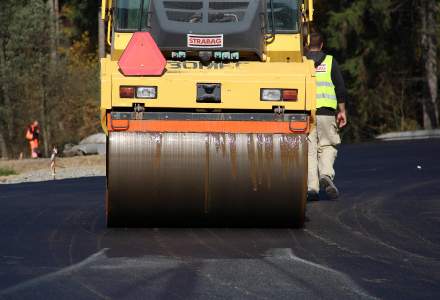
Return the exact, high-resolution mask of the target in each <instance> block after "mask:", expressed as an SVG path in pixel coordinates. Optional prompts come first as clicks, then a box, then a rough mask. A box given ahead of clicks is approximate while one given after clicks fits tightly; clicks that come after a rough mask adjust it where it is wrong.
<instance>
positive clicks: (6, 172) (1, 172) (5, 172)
mask: <svg viewBox="0 0 440 300" xmlns="http://www.w3.org/2000/svg"><path fill="white" fill-rule="evenodd" d="M17 174H18V173H17V172H15V171H14V170H12V169H9V168H0V176H11V175H17Z"/></svg>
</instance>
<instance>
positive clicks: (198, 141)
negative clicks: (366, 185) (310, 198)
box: [101, 0, 316, 226]
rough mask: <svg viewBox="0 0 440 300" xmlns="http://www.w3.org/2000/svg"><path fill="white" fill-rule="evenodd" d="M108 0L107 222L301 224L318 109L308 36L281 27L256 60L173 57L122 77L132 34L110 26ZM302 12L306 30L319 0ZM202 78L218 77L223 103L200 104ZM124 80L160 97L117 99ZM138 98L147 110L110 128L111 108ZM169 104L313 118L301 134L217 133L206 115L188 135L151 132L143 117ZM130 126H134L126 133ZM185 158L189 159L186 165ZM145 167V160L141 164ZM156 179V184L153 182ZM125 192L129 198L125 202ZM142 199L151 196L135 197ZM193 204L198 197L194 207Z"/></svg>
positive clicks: (104, 86)
mask: <svg viewBox="0 0 440 300" xmlns="http://www.w3.org/2000/svg"><path fill="white" fill-rule="evenodd" d="M113 2H114V1H113ZM111 3H112V1H108V0H103V1H102V16H103V19H104V20H105V21H106V24H107V29H108V30H107V41H108V43H109V45H108V53H107V54H106V56H105V57H103V58H101V122H102V128H103V129H104V131H105V132H106V133H107V134H108V135H109V139H108V141H109V143H110V144H109V146H108V149H109V150H108V153H107V155H108V156H107V157H108V158H107V159H108V173H107V182H108V196H107V220H108V223H109V226H119V225H122V226H125V225H130V224H129V223H130V222H129V221H128V220H129V219H130V218H131V217H133V218H134V219H136V220H137V221H139V220H141V221H140V222H137V223H136V226H137V224H139V223H141V225H142V224H146V225H147V226H149V225H156V221H158V220H161V221H163V223H164V224H165V225H169V223H170V222H167V221H164V220H173V222H171V223H173V224H174V221H175V220H176V219H179V216H180V217H182V219H183V222H184V223H183V224H182V223H178V222H176V224H177V225H179V226H182V225H183V226H186V225H188V224H192V222H190V221H191V220H193V219H194V220H197V222H199V223H200V224H205V223H203V221H206V220H216V221H219V220H220V221H221V222H220V223H223V222H224V221H225V220H228V219H231V220H232V219H234V220H237V219H242V220H243V219H252V218H255V219H256V220H257V219H258V220H260V221H261V220H262V219H263V220H264V221H267V222H268V223H270V221H269V220H276V219H277V218H284V217H285V219H289V218H297V220H292V222H287V223H289V224H294V226H302V224H303V222H304V209H305V197H306V180H307V178H306V177H307V142H306V138H305V137H306V134H307V132H308V130H309V129H310V128H311V127H312V126H314V119H315V118H314V114H315V107H316V99H315V95H316V80H315V68H314V64H313V62H312V61H309V60H307V59H306V58H305V56H304V52H303V45H304V42H305V39H307V36H303V35H302V34H301V33H296V34H275V35H274V36H273V37H271V39H268V42H267V44H266V45H265V49H264V54H263V56H262V58H261V59H260V60H259V61H250V60H245V61H241V60H240V61H236V62H211V63H210V64H209V65H204V64H202V63H201V62H200V61H196V60H184V61H175V60H168V61H167V64H166V68H165V71H164V72H163V74H162V75H161V76H125V75H124V74H123V73H122V72H121V70H120V68H119V66H118V61H119V59H120V58H121V55H122V54H123V53H124V51H125V49H126V47H127V45H128V43H129V42H130V40H131V38H132V35H133V33H124V32H115V31H114V30H113V22H114V20H113V18H114V17H113V15H112V6H111ZM300 10H301V17H300V18H301V20H300V23H301V27H305V26H307V24H308V22H310V21H312V16H313V1H311V0H306V1H305V3H303V4H302V5H300ZM197 83H218V84H220V85H221V102H220V103H198V102H196V101H195V99H196V97H197V95H196V93H197V90H196V88H195V86H196V85H197ZM121 86H156V87H157V98H156V99H138V98H132V99H127V98H121V97H120V87H121ZM266 88H271V89H297V90H298V96H297V100H296V101H262V100H261V90H262V89H266ZM135 105H142V107H143V109H144V110H143V111H142V113H145V114H144V115H143V117H140V119H139V120H132V121H130V120H128V121H127V126H126V127H125V125H124V126H122V127H117V126H114V128H112V126H113V125H114V124H113V123H112V122H113V121H112V120H111V118H114V116H113V115H111V114H112V113H115V112H118V111H123V112H131V110H132V109H133V107H134V106H135ZM170 111H185V112H191V113H192V114H193V115H192V116H191V118H196V117H194V116H197V113H202V114H205V115H206V114H209V113H213V114H218V115H219V117H218V118H224V115H222V113H223V112H228V116H229V118H234V117H235V115H234V112H240V113H241V114H243V113H244V114H246V113H247V112H249V114H250V115H252V116H251V117H249V119H250V120H254V116H255V115H256V116H257V118H258V113H259V112H261V113H262V114H265V115H270V114H280V115H284V114H292V115H294V114H301V115H303V116H306V117H307V118H305V119H302V120H303V121H301V122H306V123H307V124H306V127H304V128H303V130H302V131H301V132H299V133H298V132H295V131H294V130H292V131H290V132H284V131H280V132H273V134H270V133H269V134H268V133H267V130H266V131H264V130H263V131H261V130H260V129H256V130H255V132H252V130H249V129H240V130H238V131H234V130H233V132H229V131H228V128H230V126H226V127H225V130H224V132H219V130H218V128H219V126H223V125H222V124H220V125H219V124H215V126H214V125H213V127H212V128H213V129H212V130H210V125H209V124H210V123H209V121H206V120H205V123H204V124H207V125H206V130H204V132H199V131H198V130H195V129H194V130H192V131H191V130H190V131H188V133H186V134H185V129H182V130H180V129H179V130H178V132H174V131H173V129H170V130H165V131H162V132H160V131H159V132H155V130H154V129H151V130H148V128H150V127H148V126H149V125H148V124H149V123H148V122H149V120H147V119H146V118H148V117H145V116H148V113H149V112H152V113H157V112H170ZM134 115H135V114H134ZM136 116H137V115H136ZM231 116H232V117H231ZM165 118H168V115H167V116H166V117H165ZM289 118H290V117H289ZM292 118H293V117H292ZM185 120H186V119H184V120H183V121H182V120H180V122H185ZM280 120H281V121H283V120H284V123H285V124H287V125H286V126H287V128H289V126H290V128H291V127H292V120H291V119H288V118H287V117H281V119H280ZM289 120H290V121H289ZM119 121H120V120H119ZM150 121H151V120H150ZM156 121H157V120H156ZM167 121H169V120H168V119H160V120H158V121H157V122H162V123H164V124H169V123H166V122H167ZM130 122H131V123H130ZM188 122H194V120H193V119H192V120H191V121H190V120H188ZM289 122H290V123H289ZM129 124H132V125H129ZM181 124H183V125H185V124H184V123H181ZM191 124H192V123H191ZM231 124H232V123H231ZM237 124H238V123H237ZM247 124H250V123H247ZM255 124H257V123H255ZM267 124H272V125H273V124H274V123H273V122H270V123H267ZM156 125H157V124H156ZM156 125H155V126H156ZM174 125H175V124H174ZM174 125H173V126H174ZM257 125H259V124H257ZM275 125H276V124H275ZM129 126H132V127H130V128H131V129H130V130H128V128H129ZM216 126H217V127H216ZM159 127H160V126H159ZM159 127H157V126H156V127H151V128H159ZM165 127H166V125H165ZM257 127H258V126H257ZM257 127H256V128H257ZM260 127H261V126H259V127H258V128H260ZM121 128H122V129H121ZM136 128H137V129H136ZM139 128H144V129H145V128H146V129H147V130H146V131H145V130H138V129H139ZM182 128H186V127H185V126H182ZM214 128H216V129H214ZM243 128H249V126H244V127H243ZM269 128H270V127H269ZM274 128H275V127H274ZM121 131H122V132H121ZM124 131H127V132H124ZM220 131H222V130H220ZM215 149H217V150H215ZM219 149H220V150H219ZM222 149H223V150H222ZM182 160H184V161H186V162H185V163H181V161H182ZM140 164H141V165H142V164H143V166H142V167H139V165H140ZM225 164H226V165H225ZM213 170H217V171H216V172H214V171H213ZM146 174H148V175H146ZM154 174H157V175H154ZM185 174H188V176H192V178H193V180H190V179H188V178H184V177H185ZM219 174H220V175H219ZM237 176H238V178H237ZM240 176H241V177H240ZM152 182H154V184H152V185H151V183H152ZM145 185H149V186H148V188H146V189H142V188H141V187H142V186H145ZM125 189H126V190H125ZM164 189H165V190H166V189H173V190H175V191H176V193H173V192H170V191H168V192H159V191H158V190H162V191H163V190H164ZM228 189H235V190H237V189H242V190H241V191H240V190H238V191H235V192H237V193H238V195H239V196H238V197H239V198H240V200H238V199H232V198H233V196H232V195H231V193H227V192H224V191H223V192H221V190H228ZM275 189H276V190H275ZM292 193H293V194H292ZM240 194H241V195H240ZM271 195H272V196H274V197H277V198H280V199H281V198H283V200H282V201H281V200H280V201H279V202H276V200H272V199H270V198H271V197H272V196H271ZM150 196H151V197H152V200H151V201H150V200H149V199H150V198H149V197H150ZM125 197H128V198H130V199H129V200H124V198H125ZM143 197H146V199H139V198H143ZM231 197H232V198H231ZM153 198H154V199H153ZM190 198H191V199H190ZM112 199H113V200H112ZM193 200H194V201H195V202H194V203H193V202H192V201H193ZM149 201H150V202H149ZM197 201H199V202H200V203H201V204H200V205H198V204H197V203H199V202H197ZM196 202H197V203H196ZM127 203H128V204H127ZM159 203H160V204H159ZM185 203H187V205H188V206H185ZM191 203H192V204H191ZM252 203H254V204H252ZM254 206H255V207H254ZM188 207H190V208H188ZM253 209H255V210H253ZM179 211H180V212H179ZM290 211H292V214H291V215H289V212H290ZM140 212H141V213H140ZM266 214H267V215H266ZM285 219H283V220H285ZM142 220H143V221H145V222H143V221H142ZM153 220H154V222H153ZM188 220H189V222H188ZM150 221H151V222H150ZM226 223H228V222H226ZM255 223H256V224H257V225H258V224H263V223H266V222H258V221H256V222H255ZM253 225H255V224H253Z"/></svg>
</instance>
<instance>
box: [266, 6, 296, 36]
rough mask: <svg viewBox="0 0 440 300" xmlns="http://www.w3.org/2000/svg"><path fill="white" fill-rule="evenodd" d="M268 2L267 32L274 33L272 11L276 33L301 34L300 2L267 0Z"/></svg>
mask: <svg viewBox="0 0 440 300" xmlns="http://www.w3.org/2000/svg"><path fill="white" fill-rule="evenodd" d="M266 2H267V20H268V23H267V24H268V27H267V31H268V32H269V33H270V32H272V11H271V8H272V7H273V20H274V24H275V28H274V29H275V33H298V32H299V3H298V0H272V3H271V0H266Z"/></svg>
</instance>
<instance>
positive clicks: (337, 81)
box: [306, 51, 348, 116]
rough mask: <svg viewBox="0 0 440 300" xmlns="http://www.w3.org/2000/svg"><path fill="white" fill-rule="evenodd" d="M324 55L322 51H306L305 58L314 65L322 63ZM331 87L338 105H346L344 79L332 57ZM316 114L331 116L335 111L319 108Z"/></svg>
mask: <svg viewBox="0 0 440 300" xmlns="http://www.w3.org/2000/svg"><path fill="white" fill-rule="evenodd" d="M325 55H326V54H325V53H324V52H323V51H308V52H307V54H306V56H307V58H308V59H312V60H313V61H314V62H315V63H316V62H322V61H323V60H324V57H325ZM331 77H332V81H333V85H334V86H335V92H336V98H337V99H338V103H347V97H348V96H347V90H346V88H345V83H344V78H342V73H341V68H340V67H339V64H338V62H337V61H336V59H335V58H334V57H333V63H332V73H331ZM316 114H318V115H326V116H333V115H334V114H335V110H334V109H333V108H330V107H320V108H318V109H317V110H316Z"/></svg>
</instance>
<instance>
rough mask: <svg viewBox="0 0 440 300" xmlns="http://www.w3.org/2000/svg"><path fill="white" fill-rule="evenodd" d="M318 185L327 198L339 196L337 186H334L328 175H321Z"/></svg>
mask: <svg viewBox="0 0 440 300" xmlns="http://www.w3.org/2000/svg"><path fill="white" fill-rule="evenodd" d="M319 185H320V187H321V189H323V190H324V191H325V194H326V195H327V197H328V198H329V199H332V200H333V199H337V198H338V197H339V191H338V188H337V187H336V186H335V184H334V183H333V181H332V180H331V179H330V177H328V176H323V177H321V179H320V180H319Z"/></svg>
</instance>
